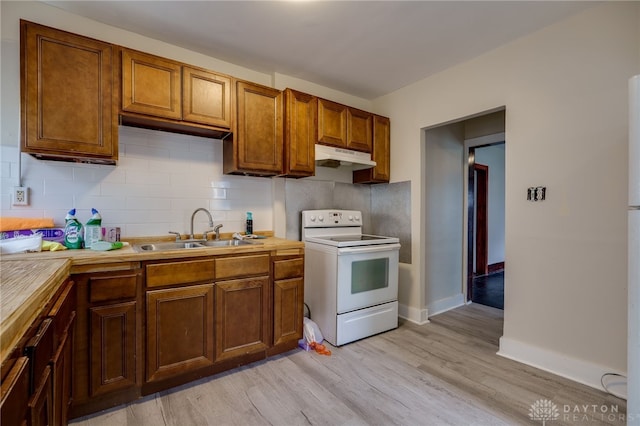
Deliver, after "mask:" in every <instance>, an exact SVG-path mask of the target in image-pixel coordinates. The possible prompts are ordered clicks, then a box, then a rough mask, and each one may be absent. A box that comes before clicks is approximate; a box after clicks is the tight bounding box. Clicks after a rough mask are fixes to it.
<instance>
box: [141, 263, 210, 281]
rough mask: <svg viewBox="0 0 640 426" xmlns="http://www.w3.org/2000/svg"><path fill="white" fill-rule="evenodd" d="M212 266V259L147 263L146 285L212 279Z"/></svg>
mask: <svg viewBox="0 0 640 426" xmlns="http://www.w3.org/2000/svg"><path fill="white" fill-rule="evenodd" d="M214 267H215V264H214V261H213V259H205V260H188V261H179V262H167V263H156V264H151V265H147V287H161V286H165V285H172V284H187V283H196V282H200V281H213V279H214V273H213V271H214Z"/></svg>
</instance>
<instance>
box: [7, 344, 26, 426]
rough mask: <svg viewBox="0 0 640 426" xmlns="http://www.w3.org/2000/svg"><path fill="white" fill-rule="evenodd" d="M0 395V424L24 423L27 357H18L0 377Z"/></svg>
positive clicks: (21, 425) (21, 424)
mask: <svg viewBox="0 0 640 426" xmlns="http://www.w3.org/2000/svg"><path fill="white" fill-rule="evenodd" d="M0 396H1V397H2V398H1V400H0V424H2V425H20V426H23V425H26V424H27V416H28V404H29V358H27V357H26V356H24V357H20V358H18V359H17V360H16V362H15V363H14V365H13V367H11V370H9V373H7V375H6V376H5V377H3V378H2V385H1V387H0Z"/></svg>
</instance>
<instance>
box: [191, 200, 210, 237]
mask: <svg viewBox="0 0 640 426" xmlns="http://www.w3.org/2000/svg"><path fill="white" fill-rule="evenodd" d="M198 212H205V213H206V214H207V216H208V217H209V228H213V217H211V213H209V210H207V209H205V208H203V207H200V208H197V209H195V210H194V211H193V213H192V214H191V234H190V238H191V239H192V240H193V239H194V236H193V219H194V218H195V217H196V213H198ZM204 237H205V239H206V238H207V236H206V234H205V236H204Z"/></svg>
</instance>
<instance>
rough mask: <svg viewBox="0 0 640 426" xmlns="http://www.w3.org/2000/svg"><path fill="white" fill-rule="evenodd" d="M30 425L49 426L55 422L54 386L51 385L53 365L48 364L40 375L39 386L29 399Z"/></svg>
mask: <svg viewBox="0 0 640 426" xmlns="http://www.w3.org/2000/svg"><path fill="white" fill-rule="evenodd" d="M29 412H30V415H29V416H30V418H31V422H30V426H49V425H52V424H53V388H52V386H51V367H50V366H48V365H47V366H46V368H45V369H44V372H43V373H42V375H41V376H40V380H39V381H38V384H37V387H36V389H35V391H34V393H33V396H32V397H31V400H30V401H29Z"/></svg>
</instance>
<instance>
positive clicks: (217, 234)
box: [213, 224, 222, 240]
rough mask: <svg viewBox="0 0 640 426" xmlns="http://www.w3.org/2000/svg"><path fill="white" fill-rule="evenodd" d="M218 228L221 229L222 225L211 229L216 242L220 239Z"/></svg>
mask: <svg viewBox="0 0 640 426" xmlns="http://www.w3.org/2000/svg"><path fill="white" fill-rule="evenodd" d="M220 228H222V224H218V225H216V226H215V228H213V231H214V232H215V233H216V240H219V239H220Z"/></svg>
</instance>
